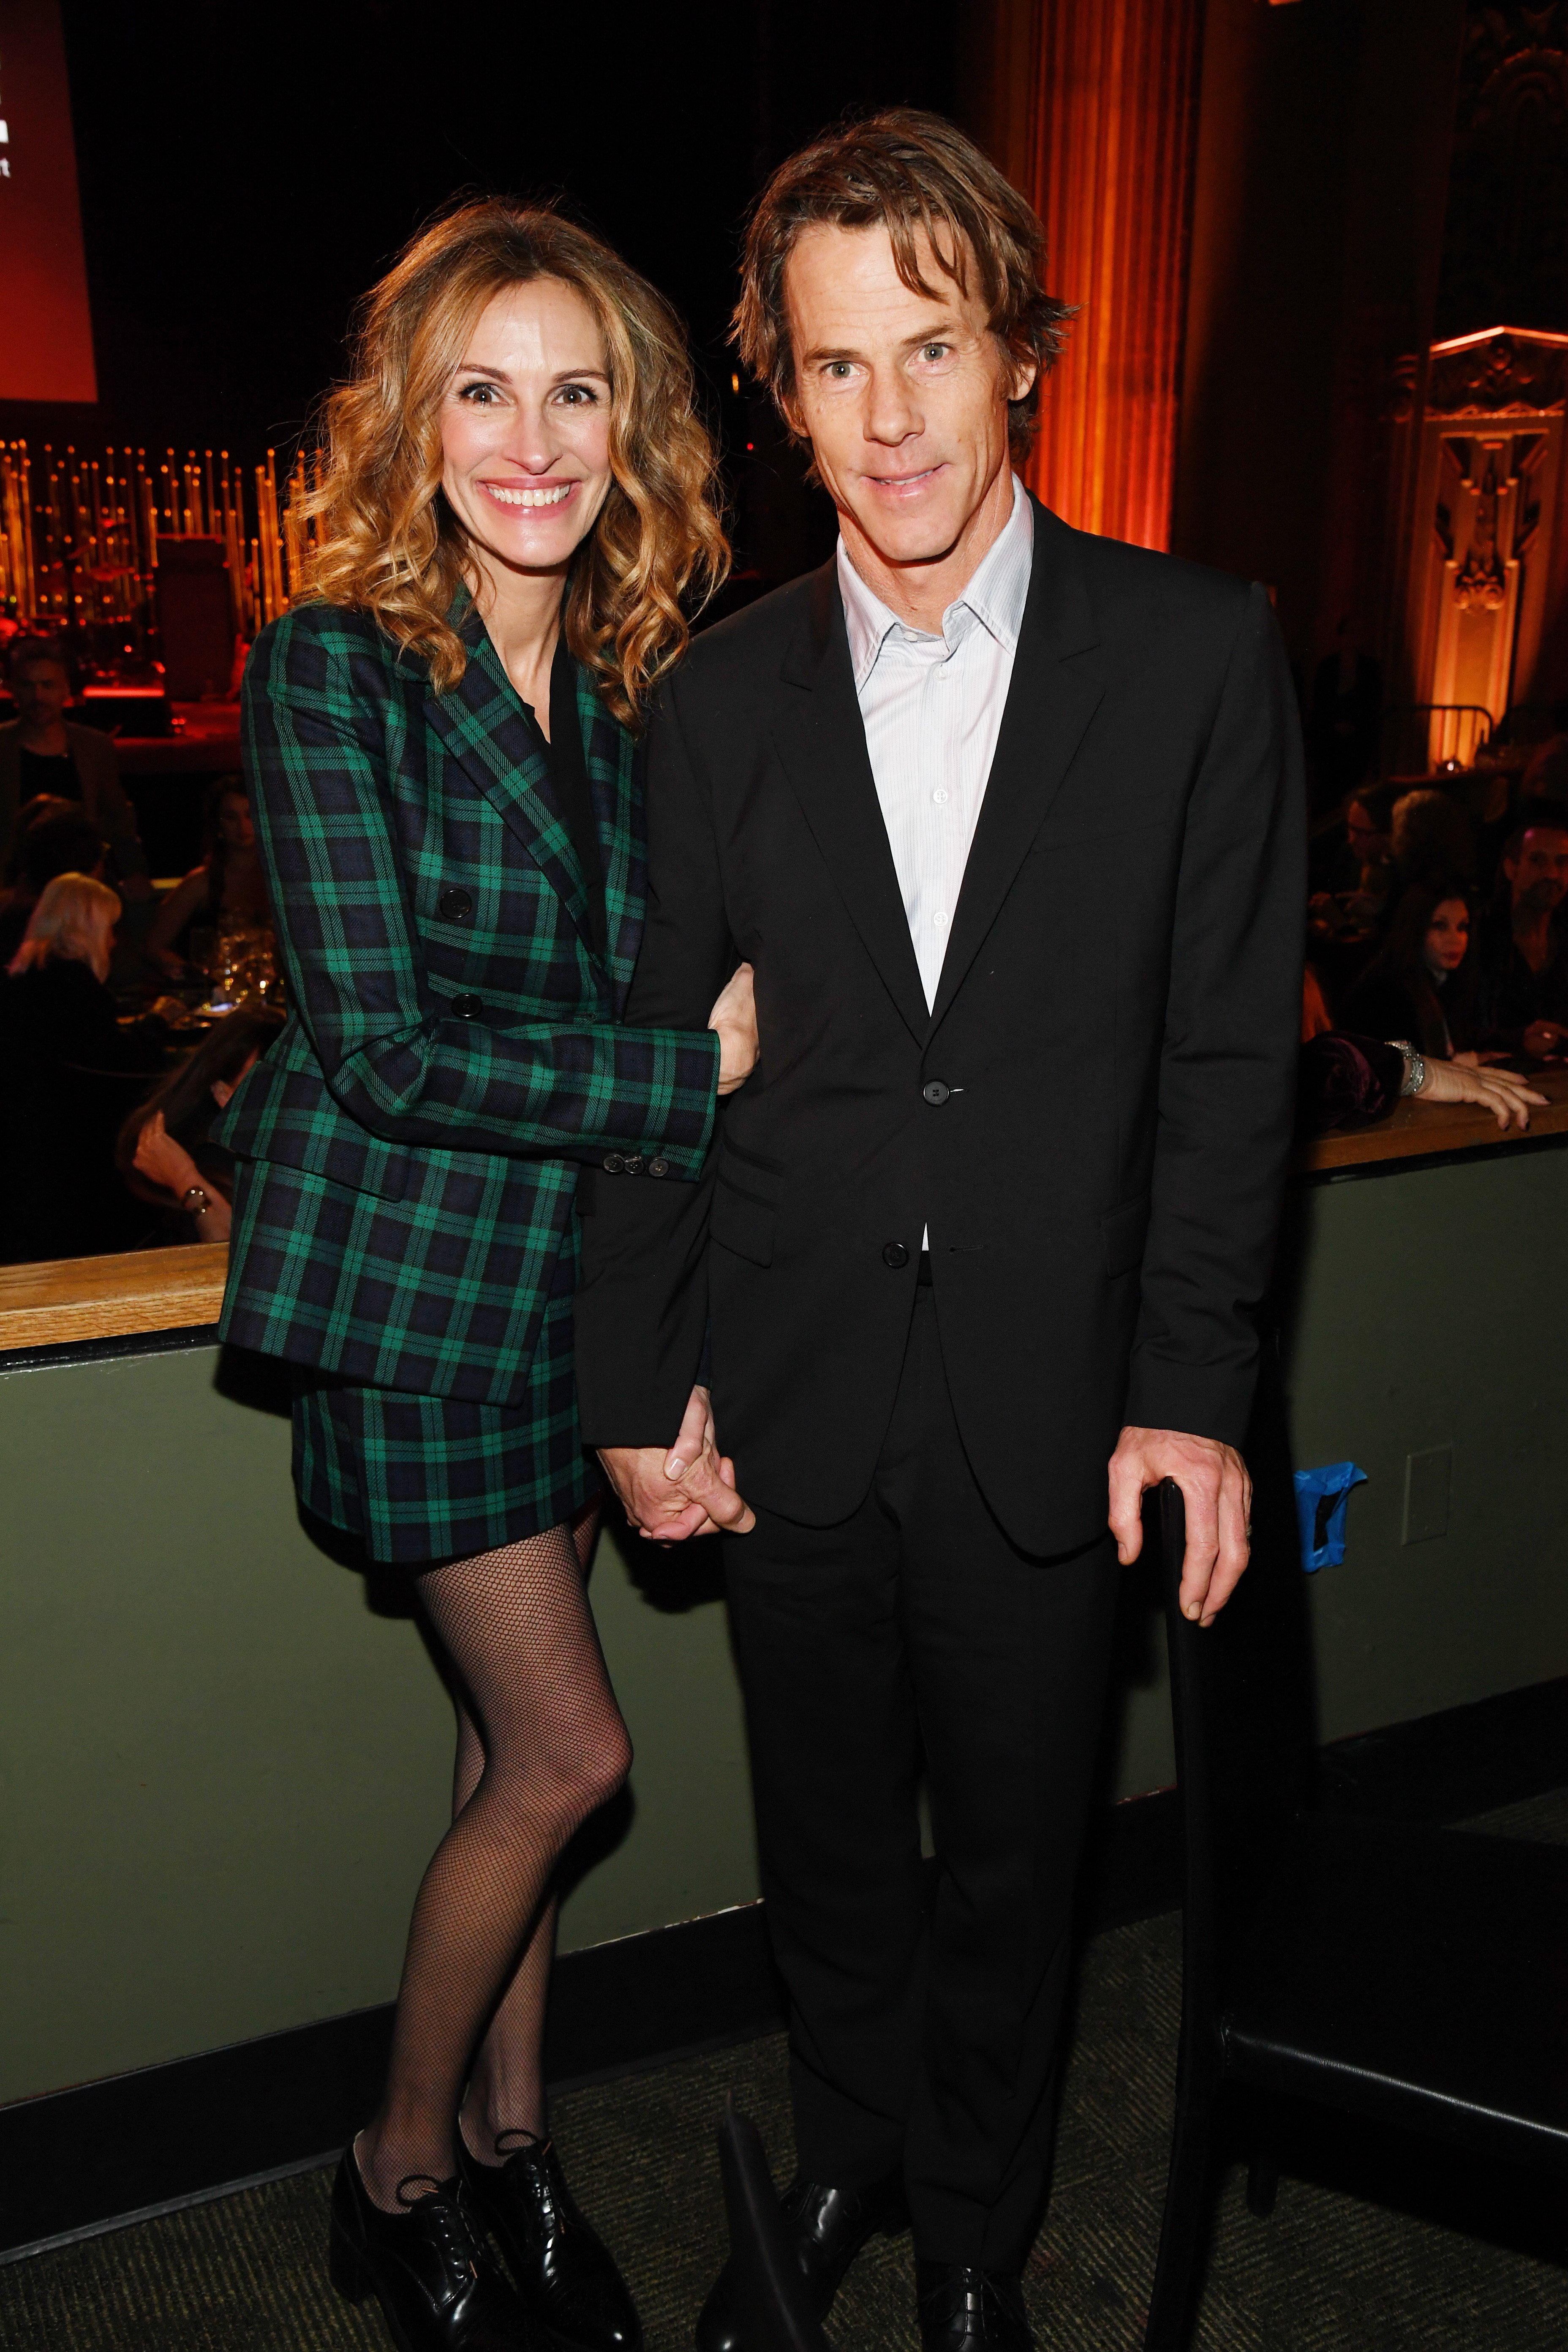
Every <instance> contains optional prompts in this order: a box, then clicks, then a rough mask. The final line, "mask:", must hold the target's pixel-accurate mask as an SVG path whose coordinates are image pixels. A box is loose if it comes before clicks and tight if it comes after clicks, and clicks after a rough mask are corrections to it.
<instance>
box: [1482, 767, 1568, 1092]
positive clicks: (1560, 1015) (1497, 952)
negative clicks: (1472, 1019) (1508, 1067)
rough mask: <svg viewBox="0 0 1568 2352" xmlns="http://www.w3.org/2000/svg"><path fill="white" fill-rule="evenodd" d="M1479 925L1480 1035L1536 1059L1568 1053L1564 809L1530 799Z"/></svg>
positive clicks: (1567, 821) (1567, 817)
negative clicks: (1493, 896) (1488, 908)
mask: <svg viewBox="0 0 1568 2352" xmlns="http://www.w3.org/2000/svg"><path fill="white" fill-rule="evenodd" d="M1498 894H1499V903H1498V904H1497V905H1496V906H1495V907H1494V908H1493V909H1492V911H1491V913H1490V914H1489V916H1488V917H1487V919H1486V921H1485V922H1484V923H1483V924H1482V926H1481V931H1480V939H1479V961H1480V1022H1481V1031H1480V1037H1481V1043H1482V1044H1483V1045H1490V1046H1494V1047H1496V1048H1497V1049H1498V1050H1500V1052H1502V1053H1506V1054H1527V1055H1531V1057H1532V1058H1533V1059H1535V1060H1538V1061H1544V1060H1547V1059H1550V1058H1552V1057H1553V1056H1555V1055H1560V1054H1562V1053H1563V1050H1564V1048H1565V1047H1568V941H1565V940H1564V938H1563V924H1562V919H1561V918H1562V913H1563V899H1564V898H1565V897H1568V806H1565V805H1564V804H1563V803H1562V802H1552V801H1537V802H1535V803H1533V805H1532V807H1531V810H1530V812H1529V814H1527V815H1526V816H1525V818H1524V820H1523V822H1522V823H1521V824H1519V825H1518V826H1517V827H1516V828H1515V830H1514V832H1513V833H1512V834H1511V835H1510V837H1509V840H1508V842H1507V844H1506V845H1505V847H1504V850H1503V857H1502V872H1501V874H1500V877H1499V882H1498Z"/></svg>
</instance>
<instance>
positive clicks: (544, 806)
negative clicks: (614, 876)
mask: <svg viewBox="0 0 1568 2352" xmlns="http://www.w3.org/2000/svg"><path fill="white" fill-rule="evenodd" d="M450 618H451V622H452V625H453V627H454V628H455V629H456V630H457V632H458V635H459V636H460V637H461V638H462V640H463V644H464V646H465V647H466V648H467V651H468V667H467V668H466V669H465V670H464V672H463V675H462V677H461V679H460V680H459V682H458V685H457V686H455V687H454V688H452V691H451V692H450V693H449V694H437V693H436V692H435V691H434V690H433V689H431V688H426V695H425V709H426V717H427V718H428V719H429V721H430V724H431V725H432V726H433V727H434V728H435V730H436V732H437V735H439V737H440V738H441V740H442V742H443V743H444V744H445V745H446V747H447V753H448V755H449V756H450V757H451V758H452V759H454V760H456V761H457V762H458V766H459V767H460V768H461V769H462V771H463V773H464V774H465V775H466V776H467V777H468V780H469V782H471V783H473V784H475V785H476V786H477V787H478V789H479V791H480V792H481V793H483V794H484V795H485V798H486V799H487V800H488V801H489V802H490V803H491V804H492V805H493V806H494V807H495V808H497V809H499V810H500V814H501V815H502V816H503V817H504V818H505V819H506V822H507V824H509V825H510V827H511V830H512V831H513V833H515V834H516V835H517V836H518V838H519V840H520V841H521V843H522V845H523V847H524V848H525V849H526V850H527V851H528V854H529V856H531V858H532V859H533V861H534V864H535V865H536V866H538V867H539V869H540V871H541V872H542V874H543V875H544V876H545V877H546V879H547V880H548V881H549V883H550V885H551V887H552V889H553V890H555V891H556V892H557V894H558V895H559V896H560V897H561V898H563V900H564V901H565V905H566V910H567V912H568V914H569V915H570V916H571V918H572V920H573V921H574V923H575V924H576V926H577V929H578V930H579V931H580V932H581V933H582V935H583V939H584V944H589V928H588V894H587V887H586V885H585V883H584V876H583V869H582V867H581V866H579V864H578V862H577V852H576V848H575V846H574V843H573V840H572V829H571V827H570V825H569V824H567V822H566V819H565V816H564V814H563V811H562V808H561V805H560V803H559V802H558V801H557V799H556V797H555V787H554V784H553V782H552V778H551V774H550V762H549V761H548V760H547V759H546V757H545V755H544V753H543V751H542V750H541V748H540V746H539V744H538V742H537V740H535V738H534V735H533V733H532V731H531V729H530V727H529V724H528V721H527V719H525V718H524V717H523V714H522V704H521V701H520V699H519V698H518V694H517V690H516V688H514V687H513V685H512V683H511V680H510V678H509V677H508V676H507V674H506V671H505V670H504V669H503V667H501V662H500V656H499V655H498V654H497V652H496V649H495V647H494V646H492V645H491V643H490V640H489V632H488V631H487V629H486V628H485V625H484V623H483V622H482V621H481V620H480V618H479V614H478V612H477V610H476V609H475V607H474V604H473V603H472V601H471V599H470V598H469V597H468V595H467V593H466V592H464V591H459V592H458V602H457V604H454V606H453V610H452V613H451V615H450Z"/></svg>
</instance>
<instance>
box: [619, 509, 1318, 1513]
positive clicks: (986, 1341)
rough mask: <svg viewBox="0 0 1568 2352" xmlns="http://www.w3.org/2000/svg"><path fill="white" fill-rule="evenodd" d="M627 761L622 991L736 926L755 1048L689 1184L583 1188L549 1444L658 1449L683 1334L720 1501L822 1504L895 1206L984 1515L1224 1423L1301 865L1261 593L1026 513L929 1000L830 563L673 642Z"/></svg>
mask: <svg viewBox="0 0 1568 2352" xmlns="http://www.w3.org/2000/svg"><path fill="white" fill-rule="evenodd" d="M647 760H648V775H647V814H648V828H649V856H648V866H649V890H648V912H647V929H646V931H645V934H644V939H643V945H642V951H641V958H640V961H639V963H638V966H637V974H636V978H635V980H634V982H633V986H632V992H631V997H630V1001H629V1003H628V1007H627V1012H626V1018H627V1019H628V1020H629V1021H633V1022H637V1023H639V1024H643V1025H644V1026H651V1027H660V1028H668V1027H681V1026H686V1027H698V1026H700V1025H701V1024H703V1023H705V1022H706V1020H707V1017H708V1013H709V1009H710V1005H711V1004H712V1002H713V1000H714V998H715V996H716V995H717V994H718V992H719V990H720V988H721V985H722V983H723V982H724V980H725V978H726V977H727V975H728V974H729V972H730V971H731V970H732V968H733V966H734V964H735V963H736V961H737V960H738V959H740V958H742V957H743V958H746V959H748V960H749V961H751V962H752V964H753V965H754V966H755V968H756V999H757V1013H758V1024H759V1029H760V1033H761V1043H762V1051H761V1058H760V1061H759V1063H758V1066H757V1068H756V1070H755V1072H754V1073H753V1075H752V1077H751V1079H750V1080H749V1081H748V1082H747V1084H746V1085H745V1086H744V1087H742V1089H741V1090H740V1091H739V1093H737V1094H736V1095H735V1096H734V1097H731V1100H730V1101H729V1103H728V1105H727V1106H726V1107H725V1108H724V1109H723V1111H722V1116H721V1136H720V1138H719V1139H718V1140H717V1141H716V1142H715V1145H714V1148H713V1150H711V1152H710V1155H709V1160H708V1163H707V1166H706V1168H705V1171H704V1173H703V1175H702V1178H701V1179H700V1181H699V1182H697V1183H696V1184H692V1183H689V1182H683V1181H679V1180H675V1179H668V1180H666V1181H650V1179H649V1177H648V1176H647V1173H646V1171H643V1172H637V1173H634V1174H632V1175H630V1176H628V1175H626V1174H625V1173H620V1172H610V1173H605V1172H600V1171H592V1172H591V1173H590V1175H589V1177H588V1179H587V1182H586V1186H585V1190H584V1197H583V1201H582V1206H583V1208H584V1223H583V1241H584V1263H583V1283H582V1288H581V1291H580V1293H579V1297H578V1324H577V1369H578V1380H579V1385H580V1391H581V1401H582V1415H583V1425H584V1434H585V1436H586V1437H587V1439H588V1440H589V1442H590V1443H591V1444H600V1445H610V1444H626V1445H632V1444H668V1442H669V1441H670V1440H671V1439H672V1438H673V1437H674V1434H675V1432H676V1429H677V1427H678V1425H679V1421H680V1416H681V1412H682V1409H683V1407H684V1405H685V1403H686V1401H687V1397H688V1394H689V1390H690V1387H691V1383H692V1380H693V1377H694V1375H695V1374H696V1372H697V1370H698V1367H699V1363H700V1359H701V1355H702V1349H703V1340H704V1332H705V1329H709V1330H710V1336H711V1385H712V1393H713V1406H714V1412H715V1416H716V1420H717V1426H718V1431H719V1440H720V1444H721V1447H722V1448H723V1449H724V1451H725V1452H727V1453H730V1454H733V1456H734V1459H735V1465H736V1474H737V1478H738V1483H739V1486H740V1490H741V1492H742V1494H743V1495H744V1496H746V1497H747V1499H748V1500H750V1501H752V1502H755V1503H760V1504H763V1505H764V1506H766V1507H769V1508H771V1509H773V1510H774V1511H778V1512H782V1513H783V1514H784V1515H785V1516H787V1517H791V1518H794V1519H796V1520H801V1521H805V1523H807V1524H809V1525H813V1526H826V1525H828V1524H830V1523H831V1522H833V1521H835V1520H837V1519H841V1518H843V1517H847V1515H848V1514H849V1513H850V1512H851V1511H853V1510H854V1509H855V1508H856V1507H857V1506H858V1503H859V1502H860V1501H861V1499H862V1498H863V1496H864V1495H865V1493H866V1491H867V1488H868V1485H869V1483H870V1479H871V1476H872V1473H873V1469H874V1466H875V1464H876V1460H877V1454H878V1450H879V1445H880V1443H881V1440H882V1438H883V1435H884V1433H885V1432H886V1429H887V1426H888V1422H889V1414H890V1412H891V1410H892V1404H893V1397H894V1391H895V1388H896V1385H897V1381H898V1378H899V1370H900V1360H901V1358H902V1355H903V1350H904V1343H905V1339H906V1335H907V1333H908V1330H909V1326H910V1314H911V1312H912V1308H913V1294H914V1285H915V1279H916V1272H917V1261H918V1257H919V1253H920V1247H921V1228H922V1225H923V1224H925V1223H928V1222H929V1224H930V1231H931V1272H932V1277H933V1280H934V1284H935V1294H936V1307H937V1315H938V1320H939V1325H940V1328H941V1332H942V1352H943V1357H944V1359H945V1361H946V1364H947V1368H948V1376H949V1382H950V1386H951V1389H952V1402H953V1406H954V1409H955V1412H956V1413H957V1418H958V1423H959V1427H960V1429H961V1431H962V1433H963V1441H964V1444H965V1446H966V1448H967V1449H968V1453H969V1456H970V1459H971V1462H972V1464H973V1468H974V1471H975V1474H976V1475H977V1477H978V1479H979V1481H980V1484H981V1486H982V1487H983V1489H984V1494H985V1496H986V1498H987V1500H988V1501H989V1503H990V1504H991V1507H992V1508H993V1509H994V1511H995V1513H996V1514H997V1517H999V1519H1000V1520H1001V1522H1002V1524H1003V1526H1004V1527H1005V1528H1006V1530H1007V1532H1008V1534H1009V1535H1010V1536H1011V1537H1012V1538H1013V1539H1014V1541H1015V1542H1016V1543H1017V1544H1019V1545H1020V1546H1022V1547H1023V1548H1024V1549H1026V1550H1028V1551H1031V1552H1037V1553H1042V1554H1049V1553H1054V1552H1061V1551H1066V1550H1068V1549H1073V1548H1074V1547H1076V1546H1078V1545H1079V1544H1082V1543H1085V1542H1087V1541H1089V1539H1090V1538H1092V1537H1094V1536H1095V1535H1096V1534H1098V1533H1100V1532H1101V1531H1102V1530H1103V1528H1104V1525H1105V1513H1106V1476H1105V1467H1106V1462H1107V1458H1108V1456H1109V1455H1110V1452H1111V1451H1112V1449H1113V1447H1114V1445H1115V1442H1116V1437H1117V1433H1118V1430H1119V1427H1120V1426H1121V1423H1123V1422H1124V1421H1127V1422H1131V1423H1138V1424H1141V1425H1144V1426H1148V1427H1152V1428H1170V1429H1181V1430H1187V1431H1192V1432H1195V1433H1200V1434H1202V1435H1205V1436H1208V1437H1215V1438H1221V1439H1225V1440H1227V1441H1228V1442H1229V1443H1231V1444H1240V1443H1241V1440H1242V1436H1243V1433H1244V1431H1245V1428H1246V1425H1247V1412H1248V1407H1249V1403H1250V1400H1251V1395H1252V1388H1253V1380H1254V1370H1255V1362H1256V1357H1257V1351H1258V1339H1257V1332H1256V1328H1255V1315H1256V1310H1257V1307H1258V1301H1259V1299H1260V1297H1261V1296H1262V1294H1263V1291H1264V1289H1265V1286H1266V1285H1267V1282H1268V1273H1269V1264H1270V1258H1271V1255H1272V1250H1273V1244H1274V1235H1275V1225H1276V1219H1277V1214H1278V1209H1279V1196H1280V1190H1281V1185H1282V1182H1283V1179H1284V1173H1285V1165H1286V1155H1287V1151H1288V1149H1289V1138H1290V1124H1291V1106H1292V1094H1293V1084H1294V1073H1295V1063H1296V1053H1297V1041H1298V1038H1299V1035H1300V974H1301V949H1302V931H1303V906H1304V896H1305V881H1304V840H1303V832H1304V824H1303V804H1302V792H1301V773H1300V741H1299V727H1298V721H1297V716H1296V709H1295V704H1294V698H1293V694H1292V689H1291V685H1290V678H1289V670H1288V668H1287V666H1286V662H1285V657H1284V654H1283V650H1282V647H1281V646H1280V642H1279V635H1278V632H1277V630H1276V628H1275V625H1274V619H1273V615H1272V614H1271V612H1270V609H1269V604H1268V597H1267V596H1266V595H1265V593H1264V592H1263V590H1262V589H1261V588H1258V587H1253V588H1250V589H1249V588H1247V586H1246V585H1245V584H1244V583H1242V582H1240V581H1237V580H1234V579H1231V578H1228V577H1227V576H1226V575H1224V574H1222V573H1219V572H1210V571H1206V570H1202V569H1199V568H1198V567H1196V566H1194V565H1192V564H1188V563H1184V562H1178V561H1176V560H1174V559H1173V558H1171V557H1169V556H1163V555H1154V554H1150V553H1148V552H1146V551H1143V550H1142V549H1138V548H1132V547H1127V546H1123V545H1121V544H1120V543H1119V542H1117V541H1110V540H1104V539H1095V538H1091V537H1089V536H1088V535H1087V534H1085V533H1083V532H1079V531H1077V530H1071V529H1069V528H1068V526H1067V525H1066V524H1065V523H1062V522H1061V521H1059V520H1058V519H1057V518H1056V517H1055V516H1053V515H1051V514H1049V513H1048V512H1047V510H1046V509H1044V508H1043V507H1040V506H1038V505H1037V507H1036V509H1035V554H1034V568H1033V573H1032V577H1031V580H1030V585H1029V594H1028V601H1027V605H1026V612H1025V615H1024V623H1023V628H1022V632H1021V635H1020V637H1019V641H1018V647H1017V654H1016V660H1015V663H1014V667H1013V677H1012V685H1011V689H1010V691H1009V694H1008V698H1007V704H1006V709H1005V715H1004V718H1003V721H1002V728H1001V733H1000V737H999V740H998V742H997V746H996V753H995V759H994V763H993V766H992V770H991V775H990V780H989V782H988V785H987V788H986V792H985V798H984V805H983V807H982V810H981V814H980V819H979V823H978V825H977V827H976V830H975V834H974V839H973V846H972V848H971V851H970V856H969V864H968V867H967V869H966V871H965V874H964V878H963V890H962V893H961V896H960V898H959V901H958V905H957V908H956V909H955V910H954V915H953V921H952V930H951V933H950V936H949V943H948V948H947V956H946V961H945V963H944V964H943V967H942V980H941V984H940V988H939V992H938V995H937V999H936V1003H935V1005H934V1007H933V1008H932V1010H931V1011H930V1012H929V1013H928V1011H927V1008H926V1003H925V997H924V993H923V992H922V989H921V981H920V975H919V972H918V971H917V968H916V964H915V956H914V950H913V947H912V946H911V944H910V933H909V926H908V922H907V919H906V917H905V913H904V908H903V902H902V899H901V897H900V889H899V883H898V879H897V877H896V874H895V872H894V867H893V860H892V855H891V852H890V850H889V845H888V838H887V834H886V831H885V828H884V826H883V823H882V817H881V813H880V810H879V804H878V800H877V793H876V787H875V785H874V783H873V781H872V776H871V769H870V763H869V761H868V756H867V751H866V740H865V731H864V729H863V726H862V723H861V719H860V712H859V708H858V703H857V700H856V695H855V686H854V679H853V677H852V674H851V669H850V662H849V652H848V645H847V637H846V634H845V626H844V614H843V607H842V604H841V602H840V598H839V594H838V588H837V578H836V575H835V572H834V567H833V566H832V565H831V564H828V565H826V567H825V568H824V569H823V570H822V571H820V572H815V573H813V574H811V575H809V576H807V577H806V578H805V579H802V580H799V581H796V582H794V583H791V584H790V585H789V586H788V587H786V588H783V589H781V590H779V591H778V592H777V593H775V594H773V595H771V596H769V597H767V598H765V599H764V600H763V602H761V603H760V604H754V605H752V606H751V607H750V608H749V609H748V610H746V611H745V612H742V613H741V614H736V615H735V616H734V618H732V619H731V620H729V621H727V622H725V623H723V624H722V625H721V626H719V627H717V628H714V629H713V630H711V631H710V632H709V633H708V634H706V635H703V636H701V637H700V638H699V639H698V640H697V642H696V644H695V645H694V646H693V647H692V649H691V653H690V656H689V659H688V660H687V662H686V664H685V666H684V667H683V668H682V669H681V671H680V673H679V677H677V678H676V679H675V681H674V682H673V684H672V685H671V686H670V687H669V688H668V691H667V692H666V694H665V696H664V698H663V706H662V709H661V710H660V713H659V715H658V717H657V719H655V721H654V724H653V728H652V730H651V734H650V738H649V742H648V748H647Z"/></svg>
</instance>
